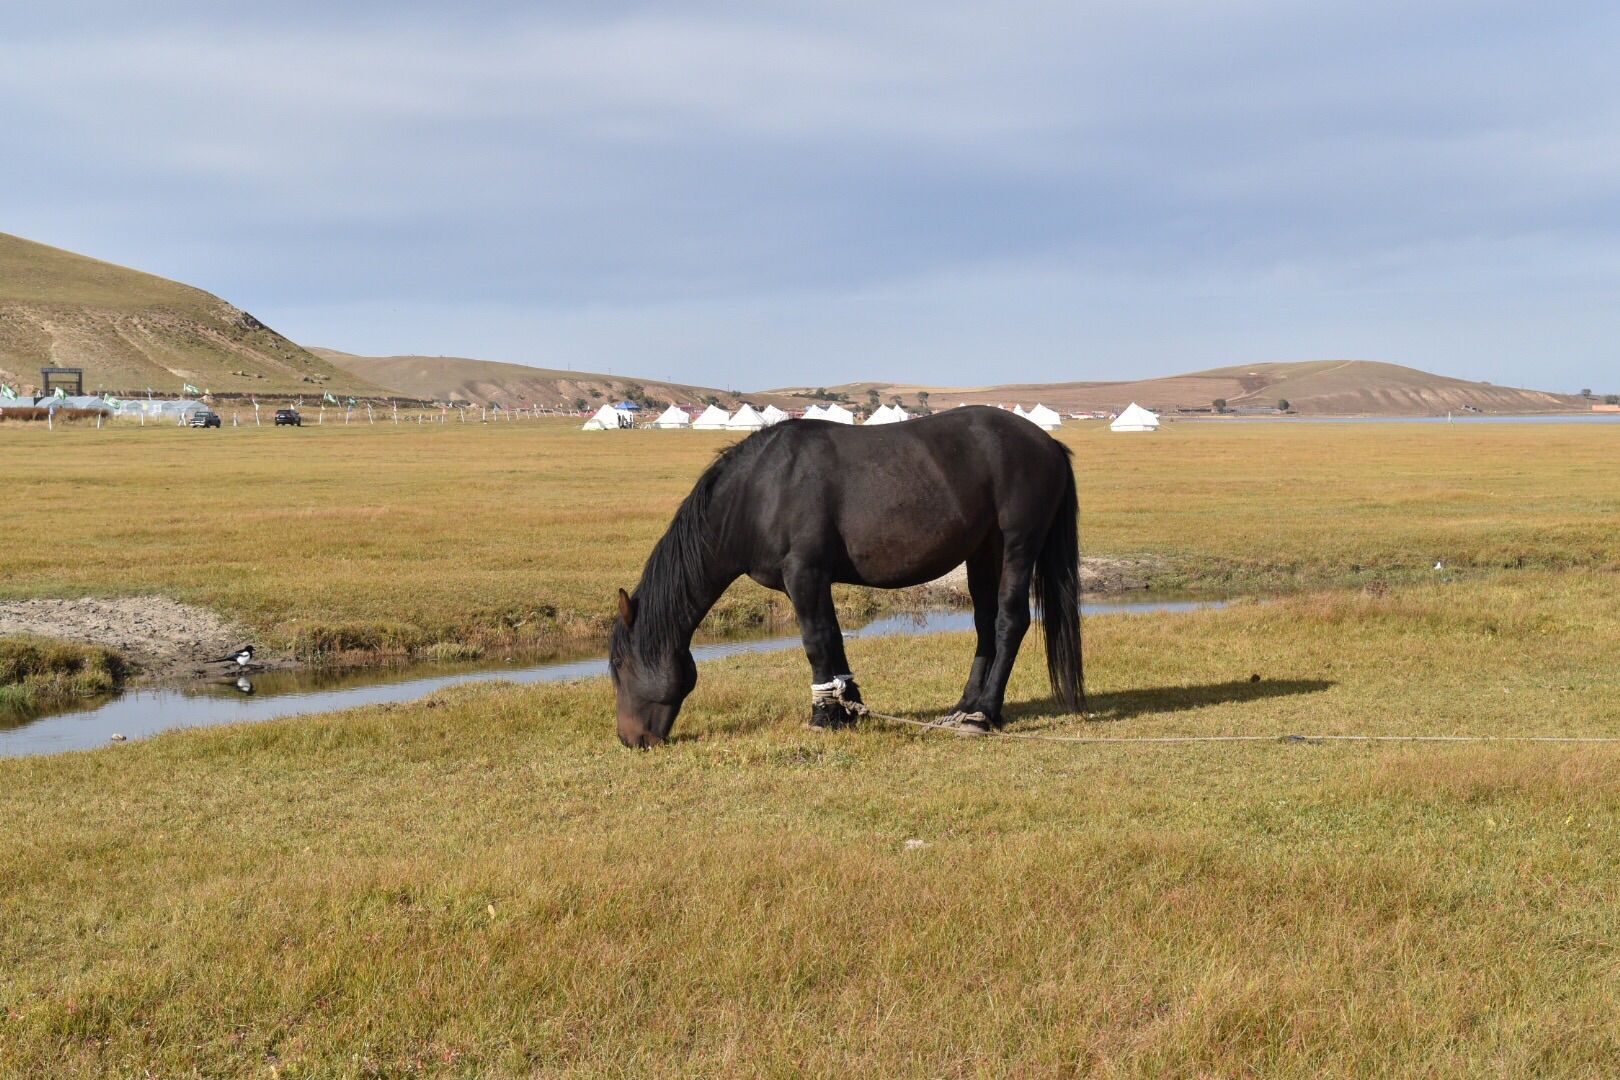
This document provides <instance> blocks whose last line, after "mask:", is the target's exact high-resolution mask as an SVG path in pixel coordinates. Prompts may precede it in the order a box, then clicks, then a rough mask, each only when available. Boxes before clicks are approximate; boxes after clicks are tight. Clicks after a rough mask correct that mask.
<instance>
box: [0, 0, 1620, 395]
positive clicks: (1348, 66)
mask: <svg viewBox="0 0 1620 1080" xmlns="http://www.w3.org/2000/svg"><path fill="white" fill-rule="evenodd" d="M19 8H26V9H30V10H18V9H19ZM233 9H240V10H233ZM1617 53H1620V6H1616V5H1614V4H1612V3H1563V2H1559V0H1548V2H1544V3H1540V4H1525V3H1520V2H1513V3H1488V2H1474V3H1454V2H1448V0H1423V2H1419V3H1413V2H1412V0H1400V2H1385V0H1360V2H1355V3H1350V2H1345V3H1331V4H1330V3H1312V2H1310V0H1275V2H1272V0H1225V2H1215V0H1210V2H1200V0H1113V2H1107V3H1097V2H1086V0H1071V2H1054V3H1046V2H1021V0H1001V2H997V3H981V4H958V3H952V2H950V0H923V2H916V3H906V2H891V3H880V4H873V3H869V2H859V3H857V2H853V0H851V2H845V0H818V2H815V3H786V2H770V0H759V2H755V3H746V4H744V3H702V2H696V3H685V4H682V3H676V2H666V3H659V4H653V3H639V4H638V3H623V4H615V3H610V2H598V3H584V2H577V3H575V2H565V3H552V4H534V3H527V4H525V3H493V2H478V0H463V2H461V3H458V4H455V5H449V4H442V3H437V2H435V3H424V2H411V0H391V2H388V3H371V2H358V3H351V2H345V3H332V2H330V0H324V2H321V3H315V2H309V0H291V2H288V0H282V2H278V3H276V4H256V5H252V6H251V7H250V6H249V5H245V4H232V3H219V2H213V3H200V2H185V0H143V2H142V3H139V4H130V3H128V2H127V0H53V2H52V3H50V4H28V5H15V4H8V5H6V6H5V9H4V11H0V104H3V106H4V108H3V115H4V117H5V124H4V141H3V144H0V145H3V147H4V149H3V151H0V154H3V155H4V157H3V160H4V167H3V168H0V208H3V217H0V231H7V232H14V233H18V234H20V235H23V236H27V237H30V238H32V239H36V240H41V241H44V242H47V243H51V244H55V245H58V246H61V247H66V248H70V249H73V250H76V251H81V252H84V253H86V254H91V255H96V256H98V257H101V258H106V259H110V260H112V261H115V262H121V263H125V264H128V265H132V266H137V267H140V268H142V269H147V270H151V271H153V272H156V273H160V274H163V275H166V276H169V277H174V278H178V279H180V280H183V281H187V282H190V283H192V284H196V285H200V286H202V287H204V288H207V289H209V290H211V291H213V292H217V293H219V294H221V295H223V296H225V297H226V298H228V299H230V300H232V301H233V302H235V303H237V304H240V305H241V306H243V307H246V308H248V309H249V310H250V311H252V312H254V313H255V314H256V315H258V316H259V317H260V318H262V319H264V320H265V321H266V322H269V323H270V324H271V325H273V326H275V327H276V328H277V329H279V330H281V331H282V332H283V333H286V334H288V335H289V336H291V337H293V338H295V339H296V340H299V341H301V342H304V343H306V344H319V345H330V346H333V347H336V348H342V349H347V350H350V351H353V352H364V353H395V352H420V353H430V354H439V353H443V354H458V355H467V356H478V357H483V358H488V359H501V360H512V361H519V362H526V363H533V364H540V365H546V366H556V367H562V366H573V367H575V368H581V369H596V370H602V369H608V370H612V371H615V372H619V373H629V374H641V375H646V376H657V377H664V376H669V377H676V378H680V379H684V380H690V381H695V382H704V383H711V384H719V385H724V386H736V387H744V388H747V387H752V388H758V387H763V386H767V385H784V384H798V383H834V382H840V381H844V380H849V379H856V378H885V379H899V380H927V381H932V382H941V383H966V384H975V383H987V382H1004V381H1015V380H1016V381H1024V380H1049V379H1097V378H1124V377H1131V376H1138V375H1152V374H1164V373H1170V372H1175V371H1182V370H1190V369H1194V368H1200V367H1210V366H1214V365H1220V364H1229V363H1244V362H1252V361H1260V360H1301V359H1315V358H1324V357H1334V358H1345V357H1353V358H1368V359H1380V360H1390V361H1395V362H1399V363H1407V364H1412V365H1415V366H1419V367H1425V368H1430V369H1433V370H1438V371H1443V372H1446V373H1448V374H1456V375H1461V376H1465V377H1472V378H1484V379H1490V380H1492V381H1496V382H1503V383H1517V384H1520V385H1533V386H1537V387H1544V388H1548V389H1563V390H1571V389H1579V388H1582V387H1587V386H1593V387H1612V388H1614V389H1620V365H1617V363H1616V361H1617V359H1620V325H1617V321H1620V320H1617V314H1620V303H1617V301H1620V244H1617V241H1620V64H1617V63H1616V62H1615V56H1616V55H1617Z"/></svg>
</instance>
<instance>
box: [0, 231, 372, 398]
mask: <svg viewBox="0 0 1620 1080" xmlns="http://www.w3.org/2000/svg"><path fill="white" fill-rule="evenodd" d="M47 365H51V366H65V367H82V368H84V369H85V389H86V390H90V391H94V390H106V391H109V392H113V393H140V392H142V391H144V390H145V389H146V388H147V387H152V388H154V389H156V390H157V391H158V392H159V393H164V394H177V393H179V392H180V391H181V387H182V386H183V385H184V384H186V383H191V384H192V385H194V386H197V387H199V388H202V389H209V390H214V391H216V392H220V393H260V394H287V395H295V394H309V393H312V392H313V393H319V392H320V391H322V390H330V391H332V392H334V393H343V394H361V395H374V394H375V393H376V392H377V390H376V387H374V386H372V385H371V384H370V383H368V382H366V381H365V380H363V379H360V378H358V377H356V376H354V375H353V374H351V373H349V372H347V371H342V370H340V369H338V368H335V367H333V366H332V365H331V364H329V363H327V362H326V361H325V360H322V359H320V358H319V357H317V356H315V355H313V354H311V353H310V352H309V351H308V350H306V349H304V348H303V347H302V346H300V345H297V344H295V343H293V342H292V341H289V340H288V339H287V338H285V337H283V336H282V335H280V334H278V333H276V332H275V331H274V330H272V329H270V328H269V327H268V326H265V325H264V324H263V323H262V322H260V321H259V320H258V319H255V318H254V317H253V316H252V315H249V314H248V313H247V312H245V311H243V310H242V309H240V308H238V307H236V306H234V305H232V304H230V303H228V302H226V301H225V300H222V299H220V298H219V297H217V296H214V295H213V294H212V293H207V292H204V291H203V290H201V289H197V288H193V287H192V286H190V285H183V284H181V283H179V282H177V281H170V280H168V279H167V278H161V277H157V276H155V275H153V274H147V273H144V272H142V271H139V270H131V269H129V268H127V267H123V266H116V265H114V264H112V263H107V262H102V261H100V260H99V259H92V258H89V257H88V256H84V255H76V254H74V253H73V252H70V251H63V250H62V249H60V248H53V247H50V246H48V245H46V244H39V243H35V242H34V241H32V240H24V239H23V238H21V237H18V236H11V235H9V234H6V233H0V380H3V381H5V382H6V383H9V384H11V385H13V386H20V387H22V388H24V389H27V388H31V387H35V386H37V384H38V383H39V381H40V375H39V369H40V368H41V367H44V366H47Z"/></svg>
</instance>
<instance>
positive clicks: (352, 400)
mask: <svg viewBox="0 0 1620 1080" xmlns="http://www.w3.org/2000/svg"><path fill="white" fill-rule="evenodd" d="M358 404H360V403H359V402H358V401H356V400H354V398H350V399H349V408H351V409H352V408H354V407H355V406H356V405H358Z"/></svg>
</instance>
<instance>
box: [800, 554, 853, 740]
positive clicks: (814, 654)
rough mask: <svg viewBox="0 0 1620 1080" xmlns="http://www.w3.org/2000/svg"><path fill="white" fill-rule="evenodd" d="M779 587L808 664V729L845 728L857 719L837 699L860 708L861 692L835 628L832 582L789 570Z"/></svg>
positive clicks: (805, 570)
mask: <svg viewBox="0 0 1620 1080" xmlns="http://www.w3.org/2000/svg"><path fill="white" fill-rule="evenodd" d="M782 585H783V588H784V589H785V590H786V592H787V594H788V599H790V600H792V601H793V612H794V614H795V615H797V616H798V619H799V636H800V637H801V638H802V639H803V641H804V654H805V656H806V657H808V658H809V660H810V675H811V695H812V704H811V709H810V726H811V727H814V728H837V727H848V726H850V725H852V724H854V723H855V722H856V720H858V719H859V717H858V715H857V714H856V713H855V712H854V711H853V710H850V709H847V708H845V707H844V705H842V704H840V702H839V701H838V700H837V699H839V698H841V699H842V700H843V701H844V702H851V703H855V704H859V703H860V700H861V691H860V687H858V686H856V685H855V677H854V676H853V675H851V674H850V670H849V659H848V658H847V657H846V656H845V655H844V633H843V631H842V630H841V629H840V628H839V626H838V611H837V609H836V608H834V607H833V598H832V579H831V578H829V577H828V576H827V575H826V574H824V573H822V572H820V571H818V570H815V569H813V568H810V567H805V566H788V567H784V568H783V572H782ZM839 682H842V683H843V686H842V688H841V689H837V690H834V691H833V693H829V690H833V688H835V687H837V686H838V683H839Z"/></svg>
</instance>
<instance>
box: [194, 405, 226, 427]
mask: <svg viewBox="0 0 1620 1080" xmlns="http://www.w3.org/2000/svg"><path fill="white" fill-rule="evenodd" d="M191 426H192V427H219V426H220V420H219V413H217V412H210V411H209V410H208V409H198V410H197V411H196V412H194V413H192V414H191Z"/></svg>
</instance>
